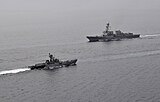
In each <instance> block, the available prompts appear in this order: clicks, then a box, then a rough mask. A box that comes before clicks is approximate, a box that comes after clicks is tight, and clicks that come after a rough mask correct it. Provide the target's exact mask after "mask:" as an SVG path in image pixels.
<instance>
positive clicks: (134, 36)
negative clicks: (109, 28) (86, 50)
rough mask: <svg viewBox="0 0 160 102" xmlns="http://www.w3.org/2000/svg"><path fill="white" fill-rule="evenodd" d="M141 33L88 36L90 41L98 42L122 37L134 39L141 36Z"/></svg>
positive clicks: (116, 39) (117, 39)
mask: <svg viewBox="0 0 160 102" xmlns="http://www.w3.org/2000/svg"><path fill="white" fill-rule="evenodd" d="M139 37H140V34H135V35H130V36H116V35H115V36H112V37H109V36H107V37H105V36H87V39H88V40H89V42H98V41H119V40H120V39H132V38H139Z"/></svg>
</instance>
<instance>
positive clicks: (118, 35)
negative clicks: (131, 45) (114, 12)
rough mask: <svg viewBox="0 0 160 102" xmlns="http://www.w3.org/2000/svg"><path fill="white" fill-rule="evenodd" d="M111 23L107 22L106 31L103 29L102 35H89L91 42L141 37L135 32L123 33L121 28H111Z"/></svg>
mask: <svg viewBox="0 0 160 102" xmlns="http://www.w3.org/2000/svg"><path fill="white" fill-rule="evenodd" d="M110 28H111V27H110V24H109V23H107V25H106V29H105V31H103V34H102V35H99V36H87V38H88V40H89V42H97V41H119V40H121V39H127V38H128V39H131V38H139V37H140V34H133V33H123V32H122V31H120V30H117V31H115V33H114V32H113V31H111V30H110Z"/></svg>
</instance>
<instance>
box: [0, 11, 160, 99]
mask: <svg viewBox="0 0 160 102" xmlns="http://www.w3.org/2000/svg"><path fill="white" fill-rule="evenodd" d="M4 14H5V15H12V17H14V19H11V18H7V19H8V21H9V23H8V22H5V21H3V23H1V24H0V27H1V28H0V36H1V37H0V46H1V48H0V101H1V102H158V101H160V86H159V84H160V67H159V66H160V63H159V61H160V33H159V32H160V29H159V26H160V22H159V20H158V18H159V16H160V14H159V12H158V11H157V12H149V13H148V12H147V11H143V12H142V11H140V12H136V13H135V12H134V13H126V12H125V11H124V12H121V13H119V12H114V13H113V12H112V13H110V14H109V15H106V14H104V13H96V14H92V15H85V13H83V14H75V15H73V14H72V15H65V17H62V16H60V17H57V16H56V17H55V18H52V17H54V16H53V15H49V14H48V15H47V13H46V15H47V16H44V15H41V14H39V13H36V14H35V15H33V17H32V18H27V16H26V15H25V14H21V13H18V14H19V15H21V17H19V18H16V16H15V15H14V14H11V13H4ZM29 14H31V13H29ZM151 15H152V16H151ZM153 15H154V16H153ZM39 16H40V17H39ZM2 17H5V16H2ZM37 17H39V18H37ZM106 17H108V18H107V20H108V19H110V21H109V22H110V23H111V26H112V25H113V28H112V29H113V30H115V29H122V31H124V32H125V31H126V32H130V31H131V32H135V33H140V34H141V38H137V39H124V40H122V41H112V42H93V43H89V42H88V41H87V39H86V38H85V37H86V35H100V34H102V33H101V32H102V31H103V29H104V28H105V24H106ZM27 20H28V21H27ZM48 53H52V54H54V56H55V57H57V58H59V59H61V60H66V59H75V58H77V59H78V62H77V66H71V67H67V68H65V67H64V68H60V69H56V70H51V71H47V70H32V71H31V70H29V69H28V68H27V66H29V65H33V64H35V63H39V62H44V61H45V60H46V59H48Z"/></svg>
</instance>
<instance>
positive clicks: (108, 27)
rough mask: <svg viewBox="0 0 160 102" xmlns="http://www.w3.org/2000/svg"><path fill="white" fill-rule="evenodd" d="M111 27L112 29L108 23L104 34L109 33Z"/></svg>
mask: <svg viewBox="0 0 160 102" xmlns="http://www.w3.org/2000/svg"><path fill="white" fill-rule="evenodd" d="M109 29H110V26H109V23H107V25H106V29H105V31H104V32H103V33H104V34H108V31H109Z"/></svg>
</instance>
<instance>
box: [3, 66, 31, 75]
mask: <svg viewBox="0 0 160 102" xmlns="http://www.w3.org/2000/svg"><path fill="white" fill-rule="evenodd" d="M29 70H30V69H29V68H22V69H13V70H6V71H1V72H0V75H5V74H13V73H19V72H24V71H29Z"/></svg>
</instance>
